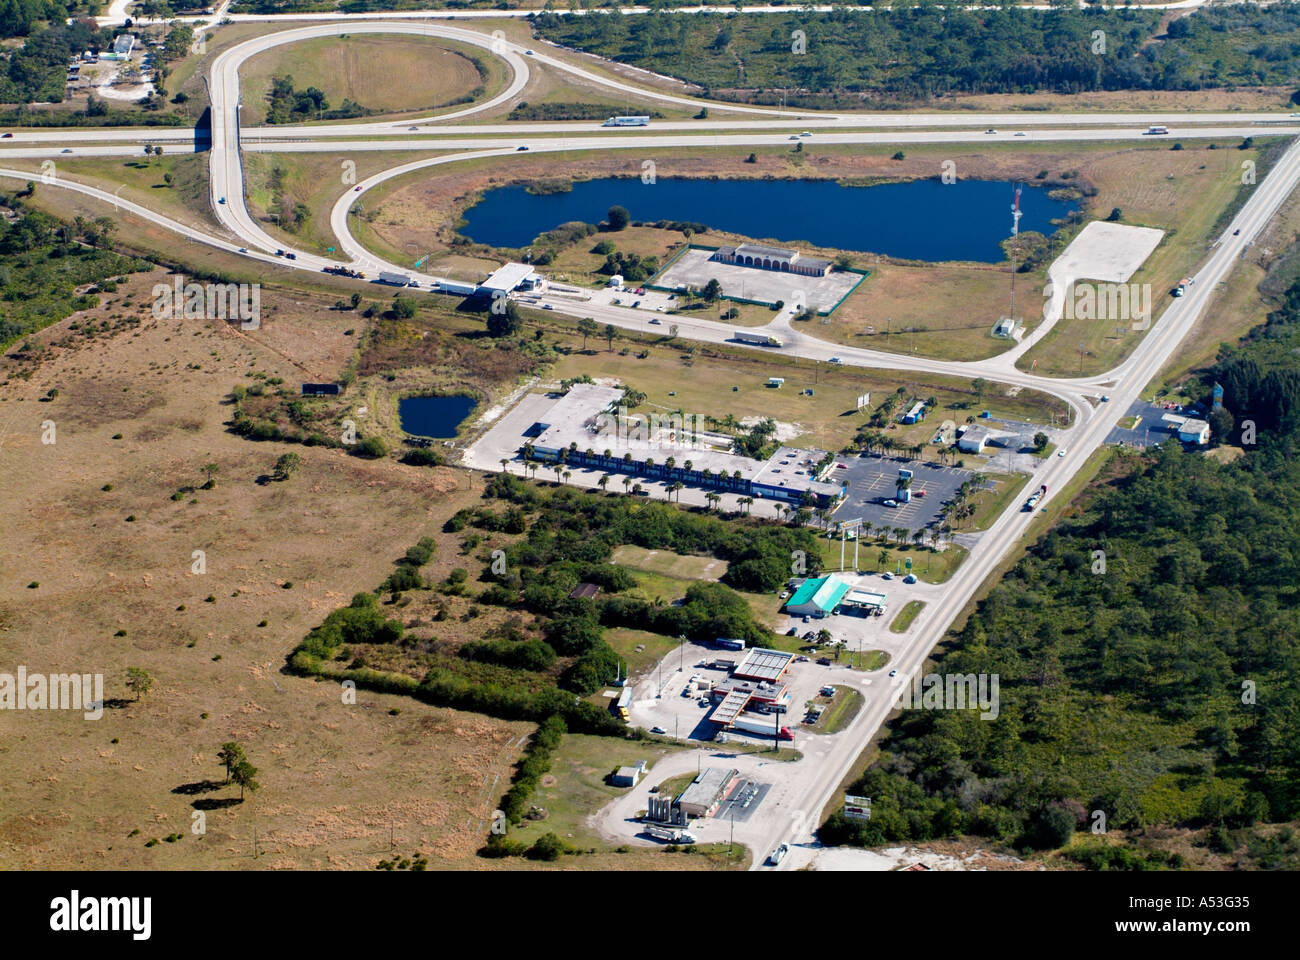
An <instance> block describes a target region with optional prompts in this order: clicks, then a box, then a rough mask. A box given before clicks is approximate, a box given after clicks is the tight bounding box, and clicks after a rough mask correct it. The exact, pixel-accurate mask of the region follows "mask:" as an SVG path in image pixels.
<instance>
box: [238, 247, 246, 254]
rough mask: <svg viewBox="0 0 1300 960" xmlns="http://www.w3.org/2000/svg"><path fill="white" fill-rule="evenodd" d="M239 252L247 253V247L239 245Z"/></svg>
mask: <svg viewBox="0 0 1300 960" xmlns="http://www.w3.org/2000/svg"><path fill="white" fill-rule="evenodd" d="M239 252H240V253H248V247H240V248H239Z"/></svg>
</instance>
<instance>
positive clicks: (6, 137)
mask: <svg viewBox="0 0 1300 960" xmlns="http://www.w3.org/2000/svg"><path fill="white" fill-rule="evenodd" d="M12 136H13V134H12V133H6V134H5V135H4V139H6V140H8V139H9V138H10V137H12Z"/></svg>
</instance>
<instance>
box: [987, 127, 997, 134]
mask: <svg viewBox="0 0 1300 960" xmlns="http://www.w3.org/2000/svg"><path fill="white" fill-rule="evenodd" d="M984 132H985V133H997V131H996V130H994V129H993V128H992V127H989V128H988V129H987V130H985V131H984Z"/></svg>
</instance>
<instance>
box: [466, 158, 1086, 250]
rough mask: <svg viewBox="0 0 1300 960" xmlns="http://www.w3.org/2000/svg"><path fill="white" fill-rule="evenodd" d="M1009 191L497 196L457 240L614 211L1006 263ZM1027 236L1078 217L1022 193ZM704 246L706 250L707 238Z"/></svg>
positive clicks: (752, 186)
mask: <svg viewBox="0 0 1300 960" xmlns="http://www.w3.org/2000/svg"><path fill="white" fill-rule="evenodd" d="M1011 202H1012V185H1011V184H1009V183H999V182H996V181H991V180H965V181H961V182H959V183H952V184H945V183H942V182H941V181H939V180H937V179H936V180H913V181H910V182H908V183H887V184H880V185H878V186H872V187H842V186H840V185H839V184H837V183H835V182H834V181H832V180H674V179H664V178H661V179H659V180H658V181H657V182H656V183H652V184H646V183H642V182H641V180H640V179H639V178H615V177H606V178H604V179H600V180H587V181H584V182H582V183H575V184H574V185H573V190H572V191H571V192H569V193H555V194H548V195H546V196H535V195H533V194H530V193H528V192H527V190H526V189H525V188H524V187H498V188H496V189H494V190H489V191H488V192H487V193H485V194H484V195H483V199H482V200H481V201H479V203H477V204H475V205H474V206H473V207H471V208H470V209H469V210H467V211H466V212H465V219H466V220H467V221H468V222H467V223H466V225H465V226H464V227H463V228H462V230H461V233H462V234H464V235H465V236H466V237H469V238H470V239H471V240H474V241H475V242H477V243H486V244H489V245H490V246H494V247H510V248H518V247H526V246H528V245H529V244H531V243H532V242H533V240H534V239H535V238H536V237H537V236H538V234H541V233H544V232H545V231H547V230H550V229H553V228H554V227H557V226H559V225H560V224H561V223H564V222H566V221H569V220H582V221H585V222H587V223H599V222H600V221H602V220H604V219H605V216H606V213H607V212H608V211H609V208H610V207H611V206H613V205H615V204H618V205H620V206H623V207H626V208H627V210H628V212H629V213H630V214H631V215H632V219H633V220H643V221H655V220H685V221H692V222H695V223H703V224H707V225H708V226H709V227H711V228H712V229H715V230H723V231H727V232H729V233H738V234H740V235H742V236H746V237H752V238H754V239H756V240H775V241H778V242H780V243H787V244H798V243H801V242H802V243H807V244H812V245H815V246H819V247H829V248H832V249H838V250H854V251H861V252H867V253H880V254H884V255H886V256H891V257H899V258H902V259H905V260H926V261H931V262H939V261H945V260H970V261H977V262H980V263H1001V262H1002V260H1003V259H1004V258H1003V255H1002V248H1001V247H1000V246H999V243H1000V241H1001V240H1003V239H1005V238H1006V237H1007V236H1008V235H1009V234H1010V232H1011ZM1020 209H1021V212H1022V214H1023V216H1022V217H1021V219H1020V229H1021V230H1036V231H1038V232H1039V233H1042V234H1044V235H1045V236H1050V235H1051V234H1052V233H1053V232H1054V229H1055V228H1054V227H1053V226H1052V224H1051V221H1052V220H1053V219H1057V218H1061V217H1064V216H1065V215H1066V214H1068V213H1069V212H1070V211H1071V210H1073V209H1074V207H1073V206H1071V205H1070V204H1068V203H1062V202H1059V201H1057V200H1053V199H1052V198H1051V197H1049V196H1048V195H1047V191H1045V190H1043V189H1042V188H1038V187H1026V188H1025V190H1024V192H1023V194H1022V195H1021V198H1020ZM699 240H700V241H702V242H706V243H707V242H708V238H707V235H705V236H703V237H700V238H699Z"/></svg>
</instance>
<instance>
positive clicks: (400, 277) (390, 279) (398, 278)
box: [379, 270, 411, 287]
mask: <svg viewBox="0 0 1300 960" xmlns="http://www.w3.org/2000/svg"><path fill="white" fill-rule="evenodd" d="M379 282H380V283H387V284H391V285H392V286H394V287H405V286H407V285H408V284H409V283H410V282H411V278H410V277H408V276H407V275H406V274H404V273H393V272H392V271H391V270H380V271H379Z"/></svg>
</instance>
